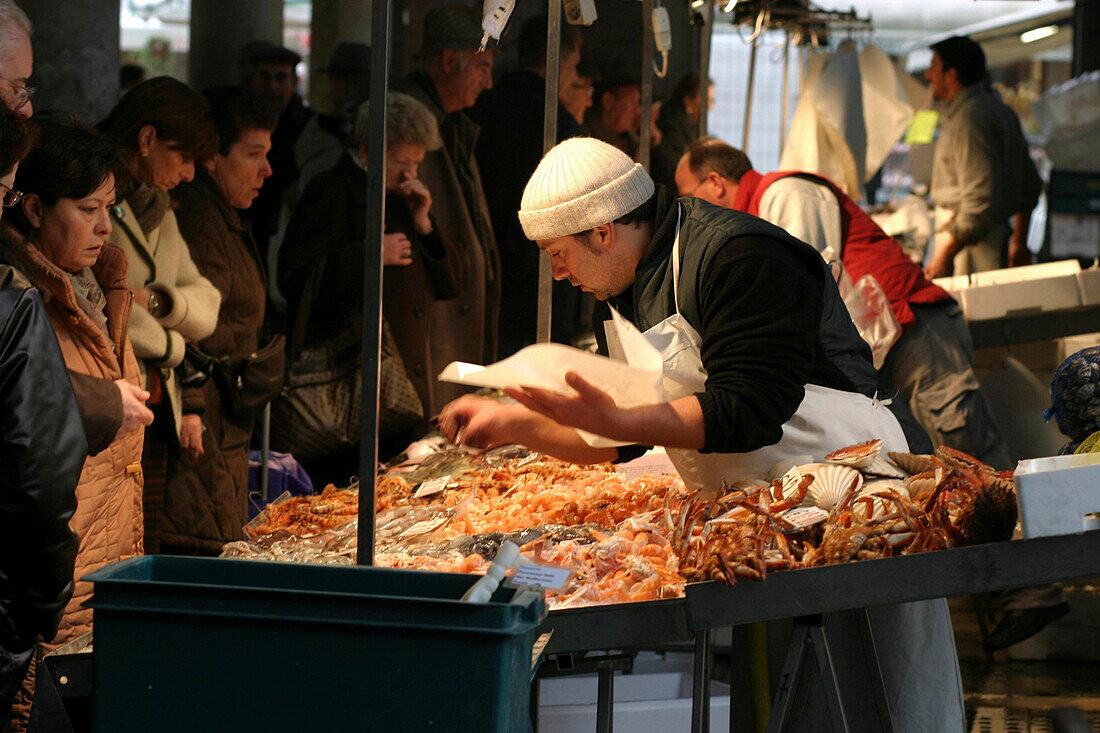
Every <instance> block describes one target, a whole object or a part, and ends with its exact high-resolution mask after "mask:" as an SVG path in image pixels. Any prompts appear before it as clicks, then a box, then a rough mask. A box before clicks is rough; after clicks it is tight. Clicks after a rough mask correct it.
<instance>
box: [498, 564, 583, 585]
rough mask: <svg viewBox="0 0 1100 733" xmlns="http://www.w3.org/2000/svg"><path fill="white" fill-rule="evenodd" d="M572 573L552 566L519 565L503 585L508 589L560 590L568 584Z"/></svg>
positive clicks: (567, 569) (566, 569)
mask: <svg viewBox="0 0 1100 733" xmlns="http://www.w3.org/2000/svg"><path fill="white" fill-rule="evenodd" d="M572 575H573V571H572V570H570V569H569V568H558V567H554V566H552V565H520V566H519V569H518V570H516V572H515V574H514V575H512V577H511V578H510V579H509V580H508V582H507V583H505V585H507V586H508V587H510V588H536V589H541V588H546V589H549V590H561V589H562V587H563V586H564V585H565V584H566V583H568V582H569V578H570V577H571V576H572Z"/></svg>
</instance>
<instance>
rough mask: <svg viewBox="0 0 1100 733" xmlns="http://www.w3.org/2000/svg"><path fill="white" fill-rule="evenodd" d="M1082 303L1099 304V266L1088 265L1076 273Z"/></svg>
mask: <svg viewBox="0 0 1100 733" xmlns="http://www.w3.org/2000/svg"><path fill="white" fill-rule="evenodd" d="M1077 286H1078V288H1080V290H1081V304H1082V305H1098V304H1100V267H1090V268H1089V269H1087V270H1081V271H1080V272H1079V273H1077Z"/></svg>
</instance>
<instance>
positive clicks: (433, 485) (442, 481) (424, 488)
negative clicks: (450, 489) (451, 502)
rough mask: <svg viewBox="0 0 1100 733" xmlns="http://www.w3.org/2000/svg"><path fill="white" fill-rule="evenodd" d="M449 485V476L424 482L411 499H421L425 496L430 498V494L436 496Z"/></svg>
mask: <svg viewBox="0 0 1100 733" xmlns="http://www.w3.org/2000/svg"><path fill="white" fill-rule="evenodd" d="M449 483H451V476H450V474H447V475H446V476H440V477H439V478H433V479H432V480H431V481H425V482H424V483H422V484H420V488H419V489H417V490H416V493H415V494H413V498H415V499H422V498H424V497H425V496H431V495H432V494H438V493H439V492H440V491H443V489H445V488H447V484H449Z"/></svg>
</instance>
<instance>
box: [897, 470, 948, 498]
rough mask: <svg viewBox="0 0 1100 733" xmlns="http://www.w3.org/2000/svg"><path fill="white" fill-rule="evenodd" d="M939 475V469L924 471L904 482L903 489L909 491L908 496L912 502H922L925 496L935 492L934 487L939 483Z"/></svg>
mask: <svg viewBox="0 0 1100 733" xmlns="http://www.w3.org/2000/svg"><path fill="white" fill-rule="evenodd" d="M940 473H941V472H940V469H936V470H935V471H925V472H924V473H918V474H916V475H915V476H910V477H909V478H908V479H907V480H906V482H905V487H906V488H907V489H909V496H910V497H912V498H913V500H914V501H918V502H919V501H923V500H924V498H925V497H926V496H928V495H929V494H931V493H932V492H933V491H935V490H936V486H937V485H938V484H939V482H940Z"/></svg>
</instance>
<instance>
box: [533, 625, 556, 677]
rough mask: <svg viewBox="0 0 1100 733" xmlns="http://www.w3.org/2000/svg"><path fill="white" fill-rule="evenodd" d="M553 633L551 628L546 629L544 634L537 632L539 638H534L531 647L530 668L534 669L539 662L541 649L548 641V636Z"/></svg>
mask: <svg viewBox="0 0 1100 733" xmlns="http://www.w3.org/2000/svg"><path fill="white" fill-rule="evenodd" d="M553 635H554V632H553V631H552V630H551V631H547V632H546V633H545V634H539V638H537V639H535V643H534V645H533V646H532V647H531V669H534V668H535V666H536V665H537V664H538V663H539V657H540V656H542V650H543V649H545V648H546V645H547V644H549V643H550V637H551V636H553Z"/></svg>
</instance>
